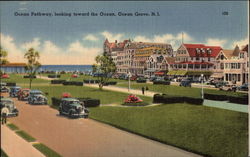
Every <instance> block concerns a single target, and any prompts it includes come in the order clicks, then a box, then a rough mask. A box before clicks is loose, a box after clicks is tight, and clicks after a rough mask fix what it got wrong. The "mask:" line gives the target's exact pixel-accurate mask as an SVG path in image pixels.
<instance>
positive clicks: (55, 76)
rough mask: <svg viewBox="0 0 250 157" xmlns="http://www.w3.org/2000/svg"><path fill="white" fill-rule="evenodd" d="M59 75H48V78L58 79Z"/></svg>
mask: <svg viewBox="0 0 250 157" xmlns="http://www.w3.org/2000/svg"><path fill="white" fill-rule="evenodd" d="M60 77H61V75H48V78H60Z"/></svg>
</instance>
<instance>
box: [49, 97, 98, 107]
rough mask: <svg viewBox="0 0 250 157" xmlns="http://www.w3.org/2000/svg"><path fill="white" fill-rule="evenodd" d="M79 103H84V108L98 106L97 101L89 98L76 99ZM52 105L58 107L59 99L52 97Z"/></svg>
mask: <svg viewBox="0 0 250 157" xmlns="http://www.w3.org/2000/svg"><path fill="white" fill-rule="evenodd" d="M77 99H78V100H79V101H81V102H83V103H84V106H85V107H97V106H99V105H100V100H99V99H91V98H77ZM51 100H52V105H54V106H57V107H59V105H60V103H61V98H56V97H52V98H51Z"/></svg>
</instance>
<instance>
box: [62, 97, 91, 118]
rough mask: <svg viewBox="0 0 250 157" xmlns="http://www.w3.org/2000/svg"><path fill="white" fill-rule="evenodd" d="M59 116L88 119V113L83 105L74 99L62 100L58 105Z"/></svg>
mask: <svg viewBox="0 0 250 157" xmlns="http://www.w3.org/2000/svg"><path fill="white" fill-rule="evenodd" d="M59 114H60V115H67V116H69V117H70V118H75V117H84V118H88V115H89V111H88V109H87V108H85V106H84V104H83V103H82V102H80V101H79V100H78V99H75V98H62V99H61V103H60V105H59Z"/></svg>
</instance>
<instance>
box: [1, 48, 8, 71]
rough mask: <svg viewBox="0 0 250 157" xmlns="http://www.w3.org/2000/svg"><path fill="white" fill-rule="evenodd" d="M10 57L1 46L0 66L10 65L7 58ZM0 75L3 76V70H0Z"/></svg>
mask: <svg viewBox="0 0 250 157" xmlns="http://www.w3.org/2000/svg"><path fill="white" fill-rule="evenodd" d="M7 56H8V52H7V51H5V50H4V49H3V48H2V46H0V66H1V65H4V64H6V63H8V60H7V59H6V57H7ZM0 74H2V70H1V69H0Z"/></svg>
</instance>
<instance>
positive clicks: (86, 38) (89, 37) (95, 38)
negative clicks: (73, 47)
mask: <svg viewBox="0 0 250 157" xmlns="http://www.w3.org/2000/svg"><path fill="white" fill-rule="evenodd" d="M83 39H84V40H89V41H97V40H98V38H97V37H96V36H94V35H93V34H88V35H87V36H85V37H84V38H83Z"/></svg>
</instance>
